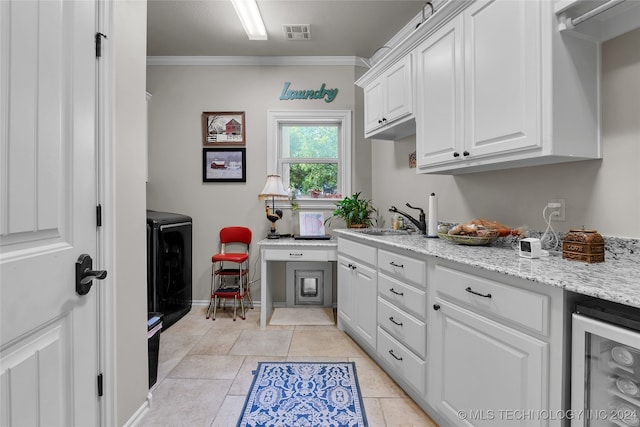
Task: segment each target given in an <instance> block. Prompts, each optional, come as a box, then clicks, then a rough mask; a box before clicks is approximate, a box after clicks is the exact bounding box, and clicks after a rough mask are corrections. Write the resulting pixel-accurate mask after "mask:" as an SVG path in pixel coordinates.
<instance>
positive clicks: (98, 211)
mask: <svg viewBox="0 0 640 427" xmlns="http://www.w3.org/2000/svg"><path fill="white" fill-rule="evenodd" d="M96 227H102V205H98V206H96Z"/></svg>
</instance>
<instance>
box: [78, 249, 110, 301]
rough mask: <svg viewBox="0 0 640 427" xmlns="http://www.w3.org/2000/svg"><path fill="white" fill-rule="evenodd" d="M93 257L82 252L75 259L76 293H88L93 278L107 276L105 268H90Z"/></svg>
mask: <svg viewBox="0 0 640 427" xmlns="http://www.w3.org/2000/svg"><path fill="white" fill-rule="evenodd" d="M92 268H93V259H91V256H90V255H88V254H82V255H80V256H79V257H78V260H77V261H76V292H77V293H78V295H86V294H88V293H89V290H90V289H91V286H92V285H93V279H96V280H102V279H104V278H105V277H107V272H106V270H92Z"/></svg>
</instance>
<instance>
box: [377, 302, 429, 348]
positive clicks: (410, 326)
mask: <svg viewBox="0 0 640 427" xmlns="http://www.w3.org/2000/svg"><path fill="white" fill-rule="evenodd" d="M378 325H379V326H380V327H382V328H383V329H384V330H385V331H387V332H388V333H389V334H390V335H391V336H392V337H394V338H395V339H397V340H398V341H400V342H401V343H403V344H404V345H406V346H407V347H409V348H410V349H412V350H413V351H415V352H416V354H417V355H418V356H420V357H421V358H423V359H424V358H425V355H426V350H427V327H426V324H425V323H424V322H423V321H421V320H418V319H416V318H415V317H413V316H411V315H410V314H407V313H405V312H404V311H402V310H400V309H399V308H398V307H396V306H394V305H392V304H390V303H388V302H387V301H385V300H383V299H382V298H380V297H378Z"/></svg>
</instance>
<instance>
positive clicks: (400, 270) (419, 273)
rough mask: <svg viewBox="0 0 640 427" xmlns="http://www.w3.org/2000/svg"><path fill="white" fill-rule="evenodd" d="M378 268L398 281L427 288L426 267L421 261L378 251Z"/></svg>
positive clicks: (381, 250)
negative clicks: (410, 282)
mask: <svg viewBox="0 0 640 427" xmlns="http://www.w3.org/2000/svg"><path fill="white" fill-rule="evenodd" d="M378 267H379V268H380V270H382V271H384V272H387V273H389V274H391V275H393V276H395V277H398V278H399V279H402V280H410V281H412V282H414V283H415V284H417V285H419V286H422V287H426V286H427V280H426V277H427V267H426V262H425V261H423V260H418V259H414V258H409V257H408V256H404V255H400V254H396V253H393V252H388V251H385V250H383V249H380V250H379V251H378Z"/></svg>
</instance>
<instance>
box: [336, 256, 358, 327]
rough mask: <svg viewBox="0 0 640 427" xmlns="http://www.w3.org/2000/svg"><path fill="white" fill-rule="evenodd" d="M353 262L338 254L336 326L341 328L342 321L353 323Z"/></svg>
mask: <svg viewBox="0 0 640 427" xmlns="http://www.w3.org/2000/svg"><path fill="white" fill-rule="evenodd" d="M353 264H354V263H353V262H352V261H351V260H349V259H348V258H345V257H343V256H338V273H337V276H338V277H337V279H338V285H337V288H338V289H337V290H338V299H337V302H338V326H339V327H340V329H343V326H344V325H343V324H342V323H343V322H344V323H346V324H348V325H349V326H351V325H353V296H352V295H353V288H354V284H353V281H354V275H353V269H352V266H353Z"/></svg>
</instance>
